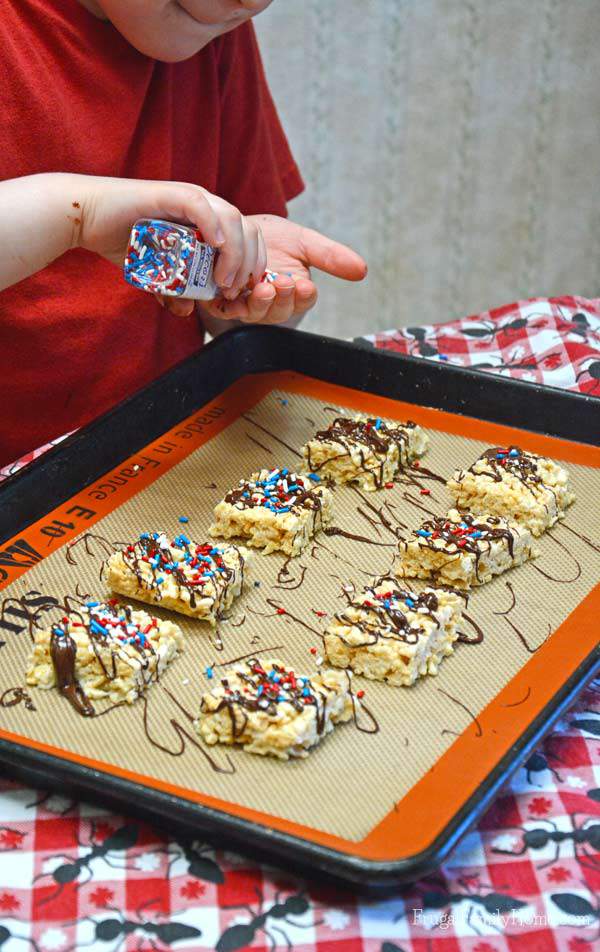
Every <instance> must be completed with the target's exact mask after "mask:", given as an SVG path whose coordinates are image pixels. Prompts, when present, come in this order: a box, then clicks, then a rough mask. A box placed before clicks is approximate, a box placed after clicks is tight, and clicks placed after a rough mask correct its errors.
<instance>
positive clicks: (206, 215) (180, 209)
mask: <svg viewBox="0 0 600 952" xmlns="http://www.w3.org/2000/svg"><path fill="white" fill-rule="evenodd" d="M164 187H165V189H166V190H169V189H170V190H171V191H167V192H166V193H165V196H164V198H163V196H162V195H160V194H159V195H158V196H157V198H156V209H155V210H154V211H153V212H152V214H156V215H158V216H159V217H161V218H169V217H172V218H175V220H176V221H190V222H192V223H193V224H194V225H195V226H196V228H198V229H199V231H200V232H201V233H202V237H203V239H204V241H206V242H207V243H208V244H209V245H212V246H213V247H214V248H220V247H221V245H222V244H223V242H224V241H225V233H224V230H223V227H222V224H221V220H220V215H219V209H218V207H215V206H214V205H213V203H212V201H211V196H210V194H209V193H207V192H205V190H204V189H203V188H199V187H198V186H193V185H177V186H176V188H175V191H172V189H173V185H172V184H171V183H167V184H166V185H165V186H164ZM146 214H147V215H149V214H150V212H149V211H148V212H147V213H146Z"/></svg>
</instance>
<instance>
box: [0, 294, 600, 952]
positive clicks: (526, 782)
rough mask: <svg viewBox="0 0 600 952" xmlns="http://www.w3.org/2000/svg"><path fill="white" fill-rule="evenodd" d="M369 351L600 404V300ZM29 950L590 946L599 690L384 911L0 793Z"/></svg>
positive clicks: (4, 896) (553, 949) (12, 923)
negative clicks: (426, 873) (595, 396)
mask: <svg viewBox="0 0 600 952" xmlns="http://www.w3.org/2000/svg"><path fill="white" fill-rule="evenodd" d="M484 332H485V333H484ZM371 340H372V341H373V343H374V344H375V346H378V347H379V346H380V347H384V348H388V349H392V350H400V351H402V352H405V353H406V352H409V353H417V354H420V355H421V356H423V357H426V358H433V359H437V360H439V359H440V357H441V356H442V355H443V356H444V357H447V358H448V359H449V361H451V362H456V363H460V364H461V365H463V366H471V365H475V364H481V363H483V364H486V363H487V364H492V365H493V366H494V369H495V370H496V372H499V373H504V374H509V375H511V376H513V375H514V376H519V377H521V378H523V377H524V378H525V379H534V380H537V381H539V382H541V383H546V384H549V385H551V386H561V387H564V388H566V389H578V390H582V391H583V392H587V393H594V391H595V390H596V387H598V391H597V392H599V393H600V301H586V300H584V299H582V298H572V297H568V298H560V299H553V300H552V301H548V300H545V299H536V300H535V301H529V302H519V303H518V304H514V305H511V306H510V307H506V308H499V309H497V310H495V311H490V312H486V314H484V315H479V316H478V317H470V318H467V319H466V320H465V321H454V322H452V323H451V324H445V325H440V326H435V327H424V328H414V329H413V330H412V331H411V330H410V329H406V328H405V329H401V330H398V331H390V332H387V333H385V334H378V335H376V336H375V337H374V338H371ZM487 369H490V370H491V369H492V367H488V368H487ZM39 452H40V451H38V453H36V454H34V455H36V456H37V455H39ZM19 465H20V464H14V466H16V467H19ZM14 466H13V467H11V470H12V472H14V471H15V468H14ZM28 945H29V946H30V947H32V948H34V949H36V950H40V952H51V950H59V952H69V950H79V949H83V948H87V949H90V950H92V952H96V950H98V952H129V950H134V949H137V950H139V952H149V950H151V949H161V950H167V949H172V950H174V952H177V950H203V949H215V950H217V952H234V950H236V949H247V948H251V949H255V950H261V952H266V950H270V949H281V950H284V952H285V950H289V949H293V950H296V952H575V950H589V949H592V948H600V682H598V683H597V684H595V685H592V686H591V687H590V688H589V690H588V691H587V692H586V693H585V694H584V696H583V697H582V698H581V700H580V702H579V703H578V705H577V706H576V707H574V708H573V709H572V710H571V711H570V712H569V713H568V715H566V717H565V718H564V719H563V721H562V722H561V723H560V724H559V725H557V727H556V728H555V730H554V733H553V734H552V735H551V736H550V737H549V738H548V739H547V740H546V742H545V743H544V745H543V747H542V748H541V749H540V750H539V751H538V752H537V753H536V754H534V755H533V757H531V758H530V759H529V761H528V763H527V765H526V767H524V768H521V769H520V770H519V771H518V773H517V775H516V776H515V778H514V780H513V782H512V783H511V785H510V787H509V789H508V790H507V791H506V793H505V794H504V795H503V796H501V797H499V798H498V800H497V801H496V802H495V804H494V806H493V807H492V808H491V809H490V810H489V812H488V813H487V815H486V816H485V817H484V818H483V819H482V821H481V822H480V823H479V826H478V828H477V830H475V831H474V832H473V833H471V834H469V835H468V836H467V837H466V838H465V839H464V840H463V842H462V844H461V845H460V847H459V848H458V849H457V850H456V851H455V852H454V854H453V856H452V858H451V859H450V861H449V862H448V863H446V865H445V866H444V868H443V869H442V870H440V872H439V874H438V875H436V876H432V877H429V878H428V879H427V880H423V881H421V882H418V883H415V884H414V885H413V886H411V887H410V888H407V889H403V890H399V891H398V893H397V895H395V896H393V897H392V898H389V899H385V900H365V899H360V898H358V897H354V896H353V895H351V894H348V893H344V892H341V891H339V890H334V889H331V888H330V889H327V888H326V887H324V886H322V885H316V884H314V883H310V882H306V881H302V880H299V879H297V878H295V877H293V876H292V875H290V873H289V872H282V871H279V870H276V869H272V868H267V867H264V866H260V865H258V864H257V863H254V862H252V861H250V860H245V859H242V858H241V857H238V856H236V855H234V854H231V853H225V852H223V851H221V850H217V851H214V850H212V849H209V848H207V847H206V846H205V845H204V844H202V843H189V842H176V841H174V840H172V839H167V838H166V837H164V836H163V835H162V834H161V833H160V832H159V831H158V830H153V829H151V828H149V827H148V826H146V825H144V824H143V823H140V822H138V821H137V820H135V819H130V818H124V817H120V816H115V815H113V814H111V813H109V812H107V811H103V810H100V809H98V808H97V807H91V806H88V805H85V804H81V803H72V802H69V801H68V800H66V799H63V798H60V797H56V796H44V794H42V793H39V792H34V791H32V790H28V789H25V788H24V787H21V786H19V785H16V784H13V783H11V782H9V781H6V780H4V781H2V780H0V952H21V950H23V949H25V948H26V947H27V946H28Z"/></svg>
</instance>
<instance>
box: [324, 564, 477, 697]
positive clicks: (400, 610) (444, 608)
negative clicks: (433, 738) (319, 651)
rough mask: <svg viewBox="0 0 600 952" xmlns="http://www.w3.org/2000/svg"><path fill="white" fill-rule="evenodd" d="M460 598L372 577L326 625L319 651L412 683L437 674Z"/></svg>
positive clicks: (448, 649) (359, 669)
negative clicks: (405, 587)
mask: <svg viewBox="0 0 600 952" xmlns="http://www.w3.org/2000/svg"><path fill="white" fill-rule="evenodd" d="M464 603H465V598H464V596H461V595H460V594H459V593H457V592H454V591H445V590H443V589H433V588H426V589H425V591H423V592H412V591H407V590H406V589H404V588H402V587H401V586H400V585H399V584H398V582H397V581H396V580H395V579H393V578H390V577H385V578H380V579H376V580H375V581H374V582H373V584H372V585H371V586H368V587H367V588H366V589H365V590H364V592H363V593H362V594H360V595H358V596H356V597H355V598H353V600H352V602H351V604H350V605H349V606H348V607H347V608H346V609H345V610H344V611H343V612H339V613H338V614H337V615H336V616H335V618H334V619H333V621H332V622H331V624H330V625H329V627H328V628H327V630H326V632H325V656H326V658H327V660H328V661H329V662H330V664H332V665H334V666H335V667H336V668H350V669H351V670H352V671H354V673H355V674H362V675H364V676H365V677H366V678H371V680H373V681H387V682H388V683H389V684H395V685H405V686H407V685H410V684H413V683H414V682H415V681H416V680H417V678H419V677H421V676H422V675H426V674H437V671H438V665H439V663H440V661H441V660H442V658H444V657H446V656H447V655H450V654H452V652H453V650H454V649H453V647H452V645H453V643H454V642H455V641H456V638H457V637H458V632H457V630H456V626H457V624H458V621H459V619H460V616H461V613H462V609H463V607H464Z"/></svg>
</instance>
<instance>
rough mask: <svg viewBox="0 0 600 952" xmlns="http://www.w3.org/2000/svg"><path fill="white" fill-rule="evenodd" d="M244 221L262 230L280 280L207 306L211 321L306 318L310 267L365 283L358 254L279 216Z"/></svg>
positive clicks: (312, 294)
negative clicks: (246, 293)
mask: <svg viewBox="0 0 600 952" xmlns="http://www.w3.org/2000/svg"><path fill="white" fill-rule="evenodd" d="M246 220H247V221H248V220H250V221H252V222H254V223H256V224H258V225H260V229H261V231H262V234H263V237H264V240H265V244H266V247H267V267H268V268H269V269H270V270H271V271H276V272H277V274H278V278H277V279H276V281H275V282H274V283H273V284H270V283H266V282H265V283H262V284H257V285H256V287H255V288H254V290H253V291H252V293H251V294H249V295H247V296H246V297H240V298H237V299H236V300H234V301H232V300H226V299H223V300H221V301H209V302H206V301H203V302H202V305H201V308H202V311H203V312H206V313H208V314H209V315H210V316H211V317H216V318H221V319H223V318H225V319H231V320H241V321H244V322H246V323H253V324H258V323H260V324H283V323H285V322H286V321H289V320H290V318H292V317H300V316H301V315H302V314H305V313H306V311H308V310H310V308H311V307H313V306H314V305H315V303H316V300H317V288H316V287H315V285H314V284H313V282H312V281H311V280H310V268H318V269H319V270H320V271H326V272H327V273H328V274H333V275H335V277H338V278H345V280H346V281H362V279H363V278H364V277H365V275H366V273H367V266H366V264H365V262H364V261H363V259H362V258H361V257H360V255H358V254H357V253H356V252H355V251H352V249H351V248H348V247H347V246H346V245H342V244H340V243H339V242H337V241H332V240H331V239H330V238H326V237H325V236H324V235H321V234H319V232H317V231H313V230H312V229H310V228H303V227H302V226H301V225H296V224H294V222H291V221H288V220H287V218H279V217H278V216H277V215H251V216H249V219H246ZM261 273H262V272H261Z"/></svg>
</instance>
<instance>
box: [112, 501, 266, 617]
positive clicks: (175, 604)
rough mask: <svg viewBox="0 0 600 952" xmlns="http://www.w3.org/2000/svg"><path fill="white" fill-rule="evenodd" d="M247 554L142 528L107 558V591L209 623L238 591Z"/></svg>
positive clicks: (230, 547)
mask: <svg viewBox="0 0 600 952" xmlns="http://www.w3.org/2000/svg"><path fill="white" fill-rule="evenodd" d="M185 518H186V517H185ZM247 555H248V554H247V552H246V550H244V549H242V548H240V547H239V546H235V545H232V544H230V543H229V544H225V545H223V544H220V545H217V544H215V543H214V542H204V543H197V542H193V541H192V540H191V539H190V538H189V536H187V535H186V534H185V533H184V532H180V533H179V534H178V535H176V536H175V538H174V539H172V540H169V538H168V536H167V535H166V534H165V533H164V532H142V533H141V535H140V536H139V538H138V540H137V541H136V542H135V543H132V544H130V545H127V546H126V547H125V548H124V549H123V550H122V551H121V552H116V553H114V555H112V556H111V557H110V558H109V559H108V561H107V563H106V568H107V570H108V574H107V581H108V584H109V585H110V587H111V588H112V589H113V591H116V592H121V593H122V594H124V595H130V596H132V597H134V598H138V599H140V600H141V601H149V602H153V603H160V604H161V605H162V606H163V607H165V608H172V609H174V610H175V611H180V612H182V613H183V614H186V615H191V616H192V617H194V618H199V619H202V620H205V621H209V622H210V623H211V624H213V625H214V624H216V620H217V618H218V617H219V615H220V614H221V613H222V612H223V611H225V610H226V609H227V608H229V607H230V605H231V604H232V602H233V600H234V598H235V597H236V596H237V595H239V594H240V592H241V590H242V586H243V581H244V568H245V564H246V561H247Z"/></svg>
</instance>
